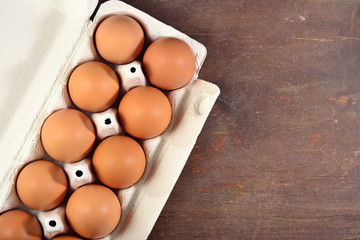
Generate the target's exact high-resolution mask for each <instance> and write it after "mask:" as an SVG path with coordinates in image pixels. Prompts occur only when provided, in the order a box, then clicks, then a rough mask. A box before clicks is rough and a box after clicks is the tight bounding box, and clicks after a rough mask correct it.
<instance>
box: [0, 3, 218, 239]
mask: <svg viewBox="0 0 360 240" xmlns="http://www.w3.org/2000/svg"><path fill="white" fill-rule="evenodd" d="M96 4H97V1H95V0H81V1H71V0H62V1H48V0H33V1H30V2H29V1H23V2H22V4H19V2H18V1H17V2H16V1H10V0H5V3H3V6H5V7H3V8H2V9H1V10H0V11H1V13H2V14H1V17H0V22H1V24H2V25H4V26H5V31H8V33H9V35H8V36H7V37H5V40H4V39H0V40H3V41H2V43H4V44H2V46H0V50H1V51H2V52H3V53H4V54H3V56H2V58H4V59H6V61H3V62H4V64H2V65H1V66H0V73H1V79H0V84H1V85H0V86H1V87H0V102H1V103H2V105H1V108H0V123H1V125H0V154H1V155H0V213H1V212H4V211H7V210H10V209H13V208H20V209H25V210H27V211H29V212H31V213H32V214H34V215H35V216H37V217H38V219H39V221H40V223H41V225H42V227H43V230H44V235H45V237H46V238H52V237H54V236H56V235H58V234H62V233H67V232H70V231H71V230H70V228H69V226H68V225H67V223H66V217H65V203H62V204H61V205H60V206H59V207H57V208H55V209H53V210H50V211H46V212H40V211H35V210H31V209H29V208H27V207H26V206H24V205H23V204H22V203H21V202H20V201H19V199H18V197H17V194H16V189H15V187H14V186H15V181H16V176H17V174H18V172H19V170H20V169H21V168H22V167H23V166H24V165H25V164H26V163H28V162H30V161H33V160H37V159H48V160H51V161H53V160H52V159H51V158H50V157H49V156H48V155H47V154H46V153H45V151H44V149H43V147H42V145H41V141H40V130H41V126H42V124H43V122H44V121H45V119H46V118H47V117H48V116H49V115H50V114H51V113H53V112H54V111H56V110H59V109H63V108H74V105H73V104H72V103H71V101H70V98H69V96H68V93H67V81H68V78H69V75H70V73H71V71H72V70H73V69H74V68H75V67H76V66H77V65H79V64H81V63H83V62H86V61H89V60H100V58H99V56H98V54H97V53H96V51H95V48H94V44H93V34H94V31H95V29H96V26H97V25H98V23H99V21H101V20H102V19H104V18H106V17H107V16H109V15H113V14H126V15H129V16H131V17H133V18H135V19H136V20H137V21H138V22H139V23H140V24H141V26H142V27H143V29H144V32H145V36H146V39H147V42H146V44H147V45H148V44H149V43H150V42H151V41H154V40H156V39H158V38H161V37H176V38H179V39H182V40H184V41H185V42H186V43H188V44H189V46H190V47H191V48H192V50H193V51H194V53H195V56H196V64H197V66H196V73H195V74H194V77H193V80H192V81H191V82H190V83H189V84H188V85H186V86H185V87H183V88H180V89H177V90H174V91H170V92H168V93H167V95H168V98H169V100H170V103H171V106H172V111H173V115H172V120H171V122H170V125H169V127H168V128H167V130H166V131H165V132H164V133H163V134H161V135H160V136H158V137H156V138H153V139H149V140H143V141H142V142H141V144H142V147H143V149H144V151H145V153H146V156H147V166H146V171H145V173H144V175H143V177H142V178H141V180H140V181H139V182H138V183H137V184H135V185H134V186H132V187H130V188H127V189H123V190H117V191H116V193H117V195H118V197H119V199H120V201H121V205H122V216H121V220H120V223H119V225H118V227H117V228H116V229H115V230H114V231H113V232H112V233H111V234H110V235H109V236H107V237H105V238H104V239H146V238H147V237H148V235H149V234H150V232H151V229H152V228H153V226H154V224H155V222H156V219H157V218H158V216H159V215H160V212H161V210H162V208H163V207H164V205H165V203H166V201H167V199H168V197H169V195H170V193H171V190H172V188H173V187H174V185H175V183H176V181H177V179H178V177H179V176H180V173H181V171H182V169H183V167H184V165H185V163H186V161H187V159H188V157H189V155H190V152H191V150H192V148H193V147H194V145H195V142H196V139H197V137H198V135H199V133H200V131H201V129H202V127H203V125H204V123H205V121H206V118H207V116H208V115H209V113H210V110H211V108H212V106H213V104H214V103H215V101H216V98H217V97H218V95H219V93H220V90H219V88H218V87H217V86H216V85H214V84H212V83H209V82H206V81H203V80H199V79H197V76H198V73H199V71H200V68H201V66H202V63H203V62H204V60H205V57H206V48H205V47H204V46H203V45H202V44H200V43H198V42H197V41H195V40H194V39H191V38H190V37H188V36H187V35H185V34H183V33H181V32H179V31H177V30H176V29H174V28H172V27H170V26H168V25H166V24H164V23H162V22H160V21H158V20H156V19H155V18H153V17H151V16H149V15H147V14H146V13H144V12H142V11H139V10H138V9H135V8H133V7H131V6H129V5H127V4H125V3H123V2H120V1H108V2H105V3H104V4H102V5H101V7H100V8H99V10H98V12H97V14H96V16H95V18H94V21H93V22H92V21H90V20H89V18H90V15H91V13H92V12H93V11H94V9H95V6H96ZM39 6H41V7H39ZM19 14H20V15H21V16H20V15H19ZM19 33H21V34H19ZM2 38H4V37H2ZM19 38H21V39H19ZM20 43H22V44H21V46H18V45H16V44H20ZM14 45H16V46H14ZM11 46H12V47H11ZM27 67H29V68H28V69H27ZM112 67H113V69H114V70H115V71H116V72H117V73H118V75H119V77H120V82H121V91H122V93H121V94H124V93H125V92H126V91H128V90H129V89H131V88H133V87H136V86H145V85H149V83H148V81H147V79H146V77H145V75H144V74H143V72H142V68H141V62H139V61H134V62H132V63H129V64H125V65H112ZM134 69H135V71H134ZM18 71H21V72H18ZM114 107H116V106H114ZM90 117H91V119H92V121H93V122H94V124H95V126H96V131H97V136H98V140H101V139H104V138H106V137H107V136H111V135H117V134H124V131H123V130H122V128H121V126H120V125H119V122H118V119H117V113H116V109H115V108H110V109H109V110H107V111H105V112H102V113H94V114H91V115H90ZM57 164H59V165H60V166H62V167H63V169H64V170H65V172H66V173H67V175H68V178H69V191H70V192H73V191H74V190H75V189H77V188H79V187H80V186H82V185H85V184H88V183H91V182H94V181H96V177H95V176H94V175H93V172H92V169H91V159H90V158H87V159H83V160H81V161H79V162H76V163H59V162H57Z"/></svg>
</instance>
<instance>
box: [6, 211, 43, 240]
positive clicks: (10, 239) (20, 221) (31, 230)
mask: <svg viewBox="0 0 360 240" xmlns="http://www.w3.org/2000/svg"><path fill="white" fill-rule="evenodd" d="M41 237H42V228H41V225H40V223H39V221H38V220H37V219H36V218H35V217H34V216H33V215H31V214H30V213H27V212H25V211H22V210H10V211H7V212H5V213H3V214H1V215H0V239H1V240H16V239H21V240H41Z"/></svg>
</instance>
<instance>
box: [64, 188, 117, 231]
mask: <svg viewBox="0 0 360 240" xmlns="http://www.w3.org/2000/svg"><path fill="white" fill-rule="evenodd" d="M120 216H121V206H120V201H119V199H118V198H117V196H116V195H115V193H114V192H112V191H111V190H110V189H108V188H107V187H104V186H101V185H96V184H91V185H85V186H83V187H81V188H79V189H77V190H76V191H75V192H74V193H73V194H72V195H71V196H70V198H69V201H68V203H67V205H66V217H67V219H68V222H69V224H70V226H71V228H72V229H73V230H74V231H75V232H76V233H77V234H79V235H80V236H82V237H85V238H100V237H104V236H106V235H108V234H110V233H111V232H112V231H113V230H114V229H115V228H116V226H117V225H118V223H119V221H120Z"/></svg>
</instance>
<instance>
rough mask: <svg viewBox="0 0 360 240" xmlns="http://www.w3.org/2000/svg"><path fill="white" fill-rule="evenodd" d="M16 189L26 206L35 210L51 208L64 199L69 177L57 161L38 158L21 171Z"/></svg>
mask: <svg viewBox="0 0 360 240" xmlns="http://www.w3.org/2000/svg"><path fill="white" fill-rule="evenodd" d="M16 190H17V193H18V195H19V198H20V200H21V201H22V202H23V203H24V204H25V205H26V206H28V207H30V208H32V209H35V210H44V211H45V210H50V209H53V208H55V207H57V206H58V205H59V204H60V203H61V202H62V201H63V200H64V198H65V196H66V193H67V190H68V179H67V176H66V174H65V172H64V171H63V169H62V168H61V167H59V166H58V165H56V164H55V163H53V162H50V161H46V160H38V161H34V162H31V163H29V164H28V165H26V166H25V167H24V168H23V169H22V170H21V171H20V173H19V175H18V178H17V180H16Z"/></svg>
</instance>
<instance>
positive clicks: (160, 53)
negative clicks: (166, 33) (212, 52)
mask: <svg viewBox="0 0 360 240" xmlns="http://www.w3.org/2000/svg"><path fill="white" fill-rule="evenodd" d="M143 64H144V70H145V73H146V76H147V77H148V79H149V81H150V82H151V83H152V84H153V85H154V86H156V87H158V88H161V89H164V90H174V89H177V88H180V87H183V86H185V85H186V84H187V83H188V82H189V81H190V80H191V79H192V77H193V76H194V74H195V70H196V61H195V55H194V53H193V51H192V50H191V48H190V46H189V45H188V44H187V43H185V42H184V41H182V40H180V39H177V38H161V39H158V40H156V41H154V42H153V43H151V44H150V46H149V47H148V48H147V49H146V51H145V54H144V59H143Z"/></svg>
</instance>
